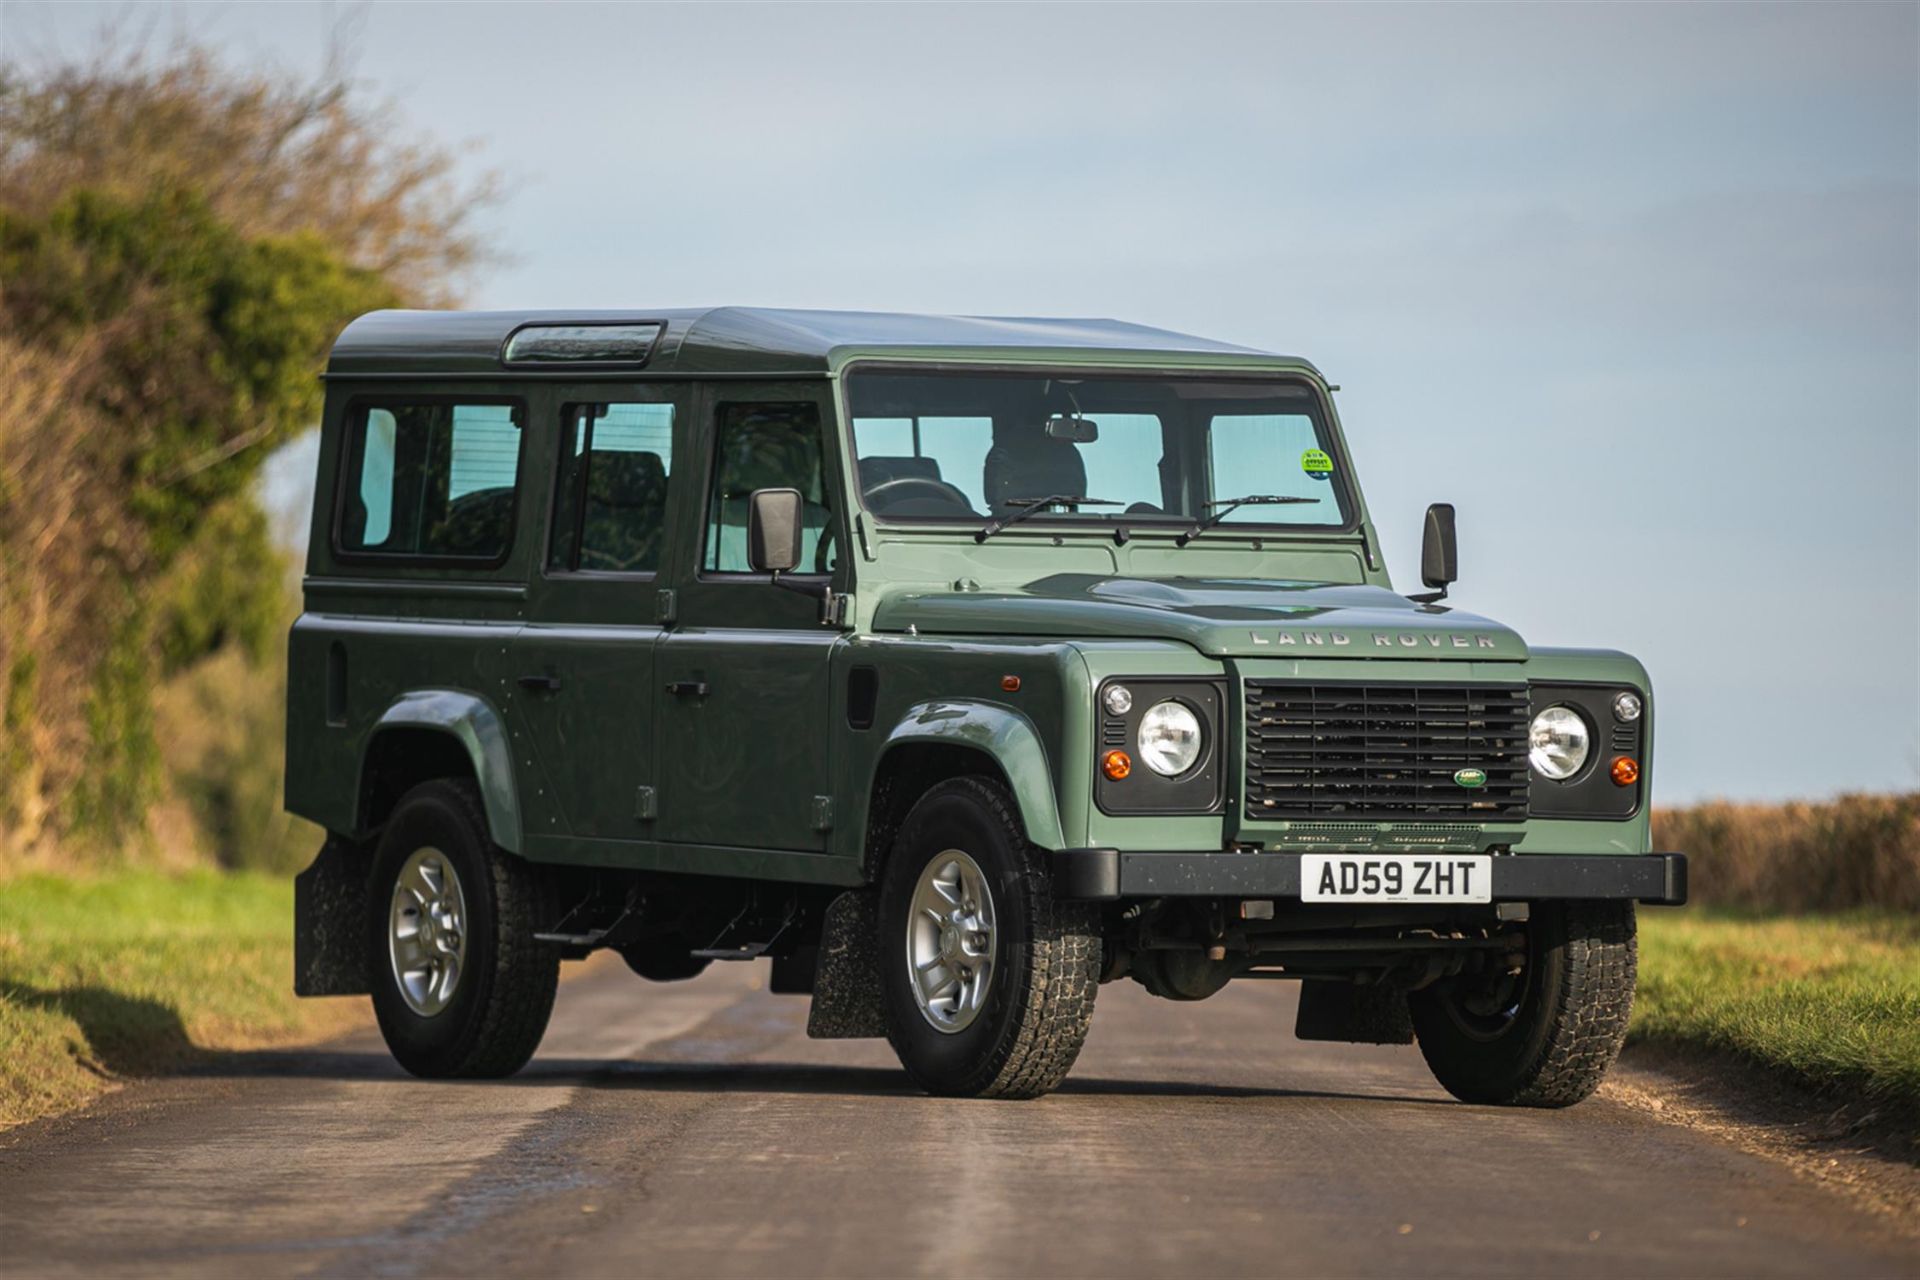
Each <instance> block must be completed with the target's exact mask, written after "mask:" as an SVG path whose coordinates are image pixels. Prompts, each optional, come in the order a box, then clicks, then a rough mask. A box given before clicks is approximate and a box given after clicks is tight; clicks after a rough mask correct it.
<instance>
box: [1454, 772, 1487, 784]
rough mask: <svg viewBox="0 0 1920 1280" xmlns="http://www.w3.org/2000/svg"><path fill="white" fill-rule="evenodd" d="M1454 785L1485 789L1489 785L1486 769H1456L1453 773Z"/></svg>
mask: <svg viewBox="0 0 1920 1280" xmlns="http://www.w3.org/2000/svg"><path fill="white" fill-rule="evenodd" d="M1453 781H1454V785H1456V786H1461V787H1484V786H1486V785H1487V771H1486V770H1485V769H1456V770H1454V773H1453Z"/></svg>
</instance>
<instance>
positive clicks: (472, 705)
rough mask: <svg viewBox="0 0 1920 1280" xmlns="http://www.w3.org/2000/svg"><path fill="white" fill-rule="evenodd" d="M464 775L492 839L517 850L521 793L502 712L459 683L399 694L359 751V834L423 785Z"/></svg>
mask: <svg viewBox="0 0 1920 1280" xmlns="http://www.w3.org/2000/svg"><path fill="white" fill-rule="evenodd" d="M463 776H464V777H471V778H472V779H473V782H474V784H475V786H477V787H478V788H479V790H480V799H481V804H482V806H483V808H484V809H485V811H486V817H487V828H488V834H489V835H490V836H491V837H492V839H493V842H494V843H495V844H497V845H499V846H500V847H501V848H502V849H506V850H508V851H510V852H513V853H518V852H519V851H520V847H521V840H520V835H521V826H520V798H519V793H518V792H517V791H516V790H515V788H514V782H513V753H512V749H511V747H510V746H509V743H508V738H507V727H506V722H505V721H504V720H503V719H501V717H500V713H499V712H497V711H495V710H494V709H493V707H492V705H491V704H490V703H488V702H487V700H486V699H485V698H483V697H481V696H480V695H478V694H475V693H468V692H465V691H462V690H457V689H422V690H416V691H415V692H412V693H407V694H403V695H402V696H400V697H399V698H396V699H395V700H394V702H393V704H392V705H391V706H389V707H388V708H387V709H386V711H384V712H383V713H381V716H380V718H379V720H377V721H376V722H375V723H374V726H373V730H372V731H371V732H370V733H369V734H368V735H367V741H366V745H365V746H364V747H363V748H362V749H361V753H360V772H359V779H358V792H357V796H358V799H357V808H356V827H357V830H358V831H359V833H360V834H361V835H363V836H364V835H365V834H367V833H369V832H371V831H372V830H373V829H374V828H376V827H378V826H379V825H380V824H381V823H382V822H384V821H386V818H387V815H388V814H390V813H391V812H392V811H393V806H394V805H395V804H397V803H399V800H400V797H401V796H403V795H405V794H406V792H407V791H408V790H410V789H411V788H413V787H415V786H417V785H419V784H420V783H422V782H428V781H431V780H433V779H435V778H446V777H463Z"/></svg>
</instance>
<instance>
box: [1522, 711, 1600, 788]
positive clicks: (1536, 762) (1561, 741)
mask: <svg viewBox="0 0 1920 1280" xmlns="http://www.w3.org/2000/svg"><path fill="white" fill-rule="evenodd" d="M1591 738H1592V735H1590V734H1589V733H1588V732H1587V722H1586V721H1585V720H1583V719H1581V717H1580V713H1579V712H1578V711H1575V710H1574V709H1573V708H1572V707H1548V708H1547V709H1546V710H1545V711H1542V712H1541V713H1540V714H1539V715H1537V716H1535V717H1534V718H1533V726H1532V728H1530V729H1529V730H1528V731H1527V759H1528V760H1529V761H1530V762H1531V763H1532V764H1533V767H1534V770H1535V771H1536V772H1537V773H1540V774H1542V775H1544V776H1545V777H1549V778H1552V779H1554V780H1555V781H1562V780H1564V779H1567V778H1571V777H1572V776H1573V775H1574V774H1576V773H1578V772H1580V766H1581V765H1583V764H1585V763H1586V762H1587V749H1588V747H1589V746H1590V745H1591Z"/></svg>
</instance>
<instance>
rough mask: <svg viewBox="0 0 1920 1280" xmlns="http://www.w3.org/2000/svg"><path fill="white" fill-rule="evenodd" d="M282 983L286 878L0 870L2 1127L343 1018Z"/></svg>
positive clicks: (289, 936)
mask: <svg viewBox="0 0 1920 1280" xmlns="http://www.w3.org/2000/svg"><path fill="white" fill-rule="evenodd" d="M361 1008H362V1004H361V1002H359V1001H351V1002H349V1001H332V1000H327V1001H304V1000H296V999H295V998H294V994H293V885H292V884H291V882H290V881H288V880H286V879H284V878H271V877H267V876H263V875H249V874H242V875H235V874H225V873H220V872H214V871H203V872H194V873H191V874H187V875H180V876H170V875H162V874H159V873H156V872H140V871H126V872H116V873H110V874H103V875H100V876H97V877H86V878H69V877H63V876H41V875H33V876H22V877H19V878H16V879H10V880H5V881H0V1128H4V1127H7V1126H10V1125H16V1124H21V1123H24V1122H25V1121H28V1120H32V1119H35V1118H37V1117H39V1116H43V1115H49V1114H52V1113H54V1112H57V1111H64V1110H68V1109H71V1108H73V1107H75V1106H79V1105H80V1104H82V1103H84V1102H86V1101H87V1100H88V1099H89V1098H91V1097H93V1096H94V1095H96V1094H98V1093H100V1092H101V1091H102V1090H104V1089H106V1088H109V1087H111V1085H112V1084H113V1082H114V1081H115V1079H116V1078H119V1077H124V1076H137V1075H143V1074H147V1073H151V1072H154V1071H160V1070H165V1069H168V1068H172V1067H178V1066H181V1065H183V1064H185V1063H188V1062H190V1061H192V1060H193V1059H194V1058H195V1057H197V1056H199V1055H202V1054H204V1053H206V1052H208V1051H210V1050H223V1049H245V1048H255V1047H259V1046H262V1045H266V1044H273V1043H283V1042H286V1041H289V1040H296V1039H301V1038H305V1037H310V1036H317V1035H323V1034H325V1033H327V1032H330V1031H336V1030H340V1029H343V1028H344V1027H346V1026H349V1025H351V1024H352V1023H354V1022H355V1021H356V1020H357V1019H358V1018H359V1017H360V1016H362V1015H361V1013H360V1010H361Z"/></svg>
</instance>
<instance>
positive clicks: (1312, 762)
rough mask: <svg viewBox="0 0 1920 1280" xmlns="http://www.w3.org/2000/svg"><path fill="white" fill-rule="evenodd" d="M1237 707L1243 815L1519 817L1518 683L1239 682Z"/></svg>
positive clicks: (1521, 739) (1523, 793) (1523, 736)
mask: <svg viewBox="0 0 1920 1280" xmlns="http://www.w3.org/2000/svg"><path fill="white" fill-rule="evenodd" d="M1246 704H1247V795H1246V806H1247V816H1248V817H1249V818H1252V819H1255V820H1259V819H1263V818H1264V819H1268V820H1273V819H1280V818H1291V817H1296V816H1303V817H1304V816H1324V815H1331V814H1338V815H1341V816H1344V817H1350V818H1363V817H1364V818H1381V819H1396V820H1416V819H1434V818H1442V819H1453V820H1464V821H1473V822H1485V821H1490V820H1499V819H1509V820H1512V819H1520V818H1524V817H1526V816H1527V722H1528V715H1527V689H1526V686H1525V685H1436V684H1420V685H1392V684H1296V683H1293V682H1290V681H1281V680H1249V681H1247V682H1246ZM1462 769H1479V770H1482V771H1483V772H1484V773H1485V774H1486V775H1487V779H1486V783H1485V785H1483V786H1480V787H1471V788H1470V787H1463V786H1461V785H1460V784H1459V783H1458V782H1456V781H1455V779H1454V774H1455V773H1456V772H1458V771H1459V770H1462Z"/></svg>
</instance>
